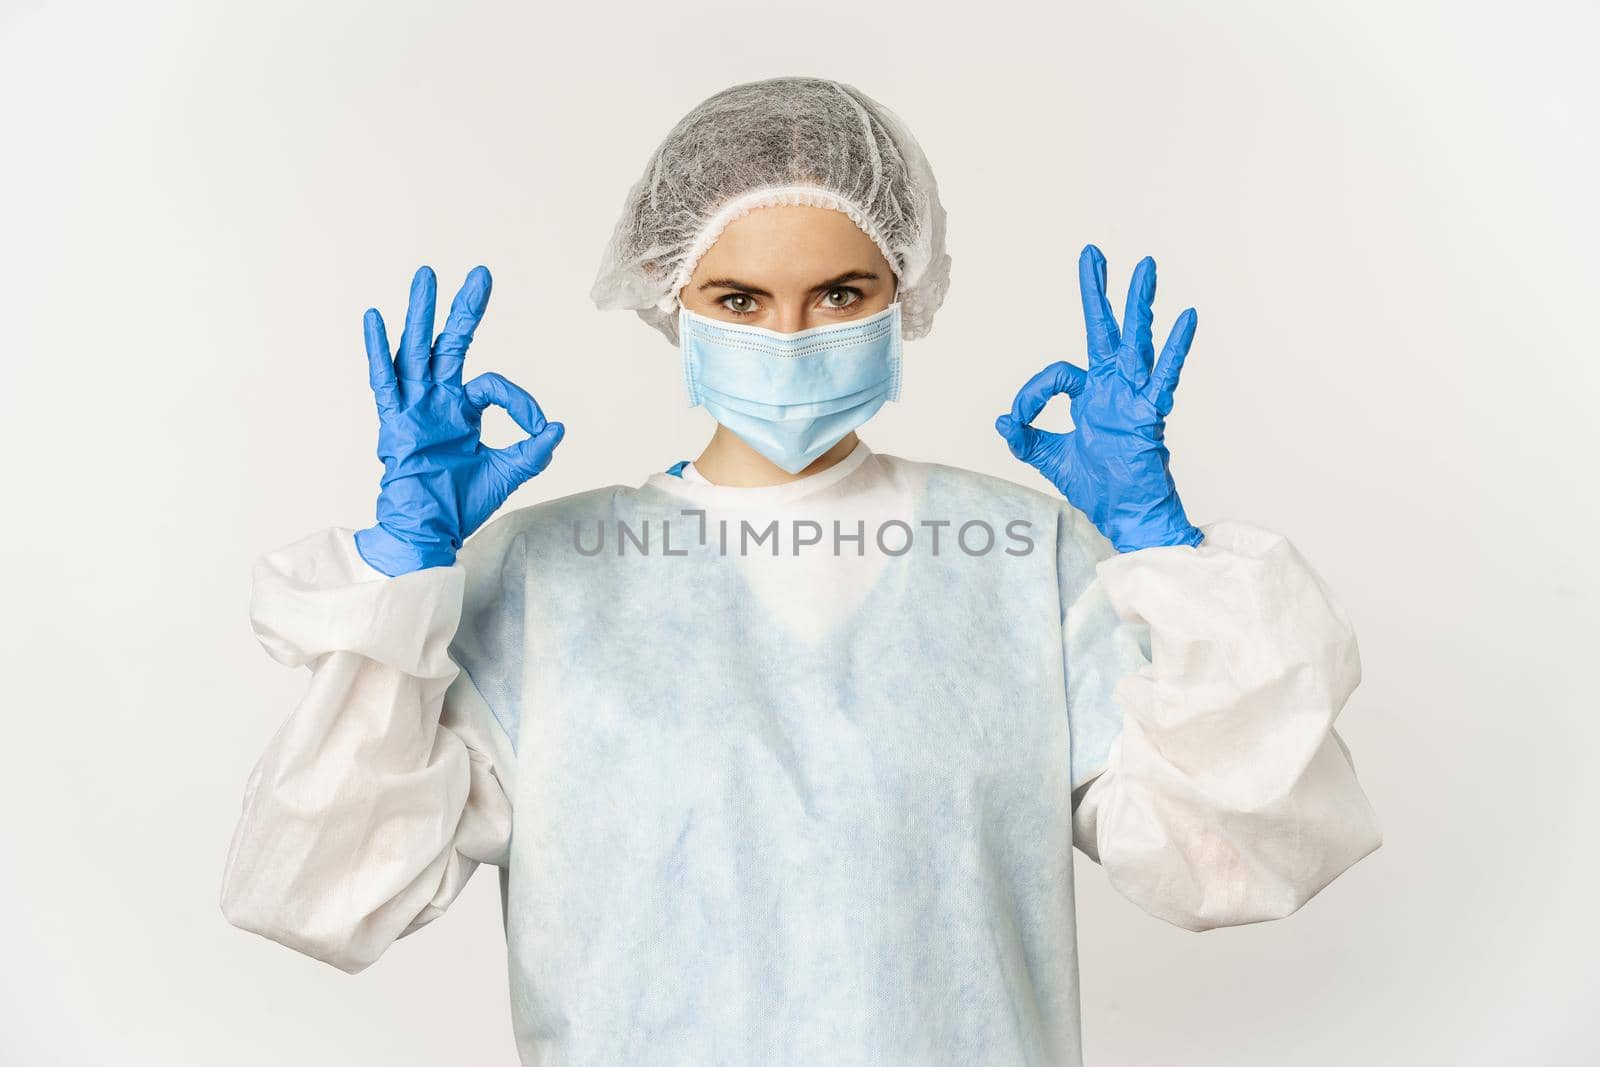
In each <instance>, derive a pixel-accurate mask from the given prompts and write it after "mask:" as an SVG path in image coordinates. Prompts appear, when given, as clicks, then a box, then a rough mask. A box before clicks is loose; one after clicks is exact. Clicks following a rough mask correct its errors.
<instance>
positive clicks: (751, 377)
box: [678, 301, 900, 474]
mask: <svg viewBox="0 0 1600 1067" xmlns="http://www.w3.org/2000/svg"><path fill="white" fill-rule="evenodd" d="M678 348H679V351H681V352H682V353H683V382H684V386H685V387H686V388H687V389H688V391H689V403H690V404H694V405H704V406H705V409H706V410H707V411H708V412H710V413H711V416H712V418H714V419H716V420H717V421H718V422H720V423H721V424H722V425H724V426H726V427H727V428H728V429H730V430H732V431H733V432H734V433H736V434H738V435H739V437H740V438H741V439H742V440H743V441H744V442H745V444H747V445H749V446H750V447H751V448H753V449H755V450H756V451H757V452H760V453H761V454H762V455H763V456H766V457H767V458H768V459H770V460H771V461H772V462H774V463H776V464H777V465H778V466H780V467H782V468H783V469H784V470H786V471H788V472H789V473H790V474H798V473H800V472H801V471H802V470H805V468H806V467H808V466H810V465H811V462H812V461H813V460H815V459H816V458H817V457H818V456H820V455H822V454H823V453H824V452H826V451H827V450H828V449H830V448H832V447H833V446H834V445H836V444H838V443H839V441H841V440H842V439H843V438H844V435H845V434H847V433H849V432H850V431H851V430H854V429H855V428H856V427H858V426H860V425H861V424H862V423H864V422H866V421H867V420H868V419H870V418H872V416H873V415H874V414H876V413H877V411H878V409H879V408H881V407H883V404H884V401H886V400H896V399H898V398H899V396H900V303H899V301H896V302H895V303H893V304H890V305H889V306H888V307H886V308H884V309H883V310H882V311H880V312H878V313H877V314H876V315H870V316H868V317H867V318H864V319H855V320H852V321H850V322H840V323H833V324H830V325H827V326H815V327H813V328H811V329H809V330H801V331H800V332H798V333H779V332H778V331H776V330H766V329H762V328H761V327H759V326H741V325H737V324H735V323H728V322H721V321H718V320H717V319H710V318H706V317H705V316H704V315H697V314H695V313H694V312H692V311H690V310H689V309H688V308H680V309H679V311H678Z"/></svg>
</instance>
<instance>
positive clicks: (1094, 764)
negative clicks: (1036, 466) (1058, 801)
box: [1064, 519, 1382, 931]
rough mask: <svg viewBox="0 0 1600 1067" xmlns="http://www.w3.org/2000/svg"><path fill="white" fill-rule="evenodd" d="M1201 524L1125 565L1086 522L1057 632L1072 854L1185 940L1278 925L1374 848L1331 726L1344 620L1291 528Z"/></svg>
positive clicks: (1350, 656) (1344, 682)
mask: <svg viewBox="0 0 1600 1067" xmlns="http://www.w3.org/2000/svg"><path fill="white" fill-rule="evenodd" d="M1084 527H1087V530H1085V529H1084ZM1202 529H1203V531H1204V533H1205V535H1206V536H1205V540H1204V541H1203V542H1201V544H1199V545H1198V546H1194V547H1189V546H1175V547H1165V548H1148V549H1143V550H1140V551H1137V552H1129V553H1125V554H1122V555H1118V554H1116V553H1115V551H1114V550H1112V549H1111V548H1110V545H1109V544H1108V543H1106V542H1105V541H1104V539H1103V538H1100V537H1098V532H1097V531H1094V530H1093V528H1092V527H1090V526H1089V525H1088V522H1087V520H1086V519H1084V520H1083V521H1082V522H1081V523H1080V524H1078V527H1077V530H1076V536H1075V546H1074V547H1073V548H1072V549H1070V551H1072V552H1076V553H1077V554H1078V561H1077V562H1078V566H1077V568H1076V569H1077V570H1078V571H1079V572H1080V573H1082V574H1084V575H1085V580H1084V581H1081V582H1078V583H1076V585H1077V589H1076V590H1074V592H1075V593H1076V595H1075V596H1072V597H1071V598H1070V599H1069V600H1068V602H1069V603H1070V607H1069V608H1068V609H1067V611H1066V618H1065V620H1064V622H1065V636H1064V640H1065V645H1066V655H1067V674H1068V683H1069V684H1068V689H1069V692H1068V709H1069V715H1071V716H1072V717H1073V724H1072V735H1073V740H1074V745H1073V749H1074V751H1073V769H1074V773H1073V786H1074V798H1075V800H1076V803H1075V806H1074V813H1073V839H1074V842H1075V843H1076V844H1077V846H1078V847H1079V848H1080V849H1082V850H1083V851H1084V852H1085V853H1086V854H1087V855H1088V856H1089V857H1090V858H1091V859H1093V860H1095V861H1096V862H1098V863H1100V864H1101V866H1102V867H1104V869H1105V871H1106V875H1107V877H1108V878H1109V880H1110V882H1111V884H1112V885H1113V886H1114V887H1115V888H1116V889H1117V891H1118V892H1120V893H1121V894H1122V895H1123V896H1125V897H1127V898H1128V899H1129V900H1132V901H1133V902H1134V903H1135V904H1137V905H1139V907H1141V908H1143V909H1144V910H1145V911H1147V912H1149V913H1150V914H1152V915H1155V916H1157V917H1159V918H1162V919H1165V920H1166V921H1168V922H1170V923H1173V924H1175V925H1177V926H1180V927H1183V928H1184V929H1188V930H1195V931H1200V930H1208V929H1212V928H1215V927H1219V926H1239V925H1243V924H1245V923H1253V922H1262V921H1265V920H1268V919H1277V918H1282V917H1283V916H1286V915H1289V914H1291V913H1292V912H1294V911H1296V910H1297V909H1298V908H1299V907H1300V906H1301V905H1303V904H1304V903H1305V902H1306V901H1308V900H1310V899H1311V898H1312V897H1313V896H1315V895H1316V894H1317V893H1318V892H1319V891H1321V890H1322V888H1323V887H1324V886H1326V885H1328V884H1329V883H1330V882H1332V881H1333V880H1334V879H1335V878H1336V877H1338V876H1339V875H1340V874H1341V873H1342V872H1344V871H1345V870H1347V869H1348V868H1349V867H1351V866H1352V865H1353V864H1355V863H1356V862H1357V861H1358V860H1360V859H1361V858H1362V857H1364V856H1366V855H1368V854H1369V853H1371V852H1372V851H1374V850H1375V849H1377V848H1378V847H1379V845H1380V844H1381V843H1382V833H1381V831H1380V829H1379V826H1378V822H1377V817H1376V815H1375V813H1374V812H1373V809H1372V807H1371V805H1370V804H1369V803H1368V801H1367V797H1366V795H1365V794H1364V792H1363V791H1362V788H1361V785H1360V783H1359V782H1358V781H1357V780H1356V774H1355V766H1354V763H1353V762H1352V760H1351V757H1350V751H1349V749H1348V748H1347V747H1346V745H1345V743H1344V741H1343V739H1342V738H1340V736H1339V734H1338V733H1337V731H1335V729H1334V720H1335V719H1336V718H1337V717H1338V715H1339V711H1340V709H1341V708H1343V707H1344V703H1345V701H1346V699H1348V697H1349V696H1350V694H1351V692H1352V691H1353V690H1354V689H1355V687H1356V686H1357V684H1359V682H1360V680H1361V664H1360V657H1359V653H1358V651H1357V647H1356V638H1355V633H1354V631H1353V629H1352V628H1351V625H1350V622H1349V620H1348V619H1347V618H1346V617H1345V615H1344V613H1343V612H1342V611H1341V610H1340V609H1339V607H1338V605H1337V604H1335V602H1334V601H1333V599H1332V597H1331V596H1330V594H1329V592H1328V589H1327V587H1326V586H1325V585H1324V584H1323V582H1322V580H1321V579H1320V577H1319V576H1318V575H1317V574H1316V573H1315V572H1314V571H1313V570H1312V569H1311V567H1310V566H1309V565H1308V564H1307V563H1306V561H1305V559H1304V558H1302V557H1301V555H1300V553H1299V552H1298V551H1296V550H1295V548H1294V546H1293V545H1291V544H1290V543H1289V542H1288V540H1286V539H1285V538H1283V537H1282V536H1280V535H1278V534H1275V533H1272V532H1270V531H1268V530H1264V529H1262V528H1260V527H1256V526H1252V525H1249V524H1246V523H1241V522H1219V523H1215V524H1212V525H1210V526H1205V527H1202ZM1073 569H1074V568H1073V567H1071V566H1067V567H1066V568H1065V570H1067V571H1068V572H1070V571H1072V570H1073ZM1071 584H1073V583H1064V588H1065V587H1067V586H1070V585H1071ZM1080 747H1081V751H1080Z"/></svg>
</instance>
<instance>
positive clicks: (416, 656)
mask: <svg viewBox="0 0 1600 1067" xmlns="http://www.w3.org/2000/svg"><path fill="white" fill-rule="evenodd" d="M469 543H470V542H469ZM470 578H471V576H470V575H469V574H468V572H467V568H466V567H465V566H464V565H463V563H462V562H461V561H459V560H458V561H457V563H456V564H454V565H453V566H450V567H433V568H428V569H426V570H421V571H416V572H413V573H410V574H405V575H401V576H399V577H394V578H390V577H388V576H386V575H384V574H383V573H381V572H380V571H377V570H375V569H373V568H372V567H370V566H369V565H368V564H367V563H366V562H365V561H364V560H363V559H362V558H361V556H360V554H359V553H358V552H357V551H356V548H355V541H354V536H353V534H352V533H351V532H350V531H348V530H343V529H337V528H335V529H329V530H326V531H323V532H321V533H318V534H315V535H313V536H311V537H308V538H305V539H304V540H302V541H299V542H296V543H295V544H292V545H289V546H287V547H285V548H283V549H280V550H278V551H275V552H271V553H268V554H267V555H265V556H263V557H262V558H261V559H260V560H259V561H258V563H257V564H256V569H255V579H254V584H253V590H252V596H251V604H250V617H251V623H252V626H253V628H254V630H255V632H256V635H257V637H258V638H259V639H260V641H261V643H262V645H263V646H264V647H265V648H266V650H267V652H268V654H269V655H271V656H272V658H273V659H275V660H277V661H278V662H279V663H282V664H284V665H285V666H291V667H298V666H306V667H309V668H310V670H311V678H310V680H309V683H308V685H307V688H306V692H305V696H304V697H303V698H302V699H301V701H300V704H299V706H298V707H296V708H295V709H294V711H293V712H292V713H291V714H290V715H289V716H288V718H287V719H286V720H285V721H284V722H283V723H282V725H281V726H280V727H279V729H278V731H277V733H276V734H274V735H273V737H272V740H271V741H270V742H269V743H268V745H267V748H266V751H265V752H264V753H263V754H262V755H261V758H260V759H259V761H258V762H257V763H256V765H255V768H254V770H253V771H252V772H251V774H250V777H249V780H248V782H247V784H246V786H245V795H244V804H243V811H242V813H241V815H240V817H239V822H238V825H237V828H236V829H235V831H234V834H233V840H232V843H231V845H230V846H229V850H228V858H227V864H226V869H225V871H224V874H223V883H222V894H221V903H222V911H223V914H224V915H225V916H226V917H227V919H228V921H229V922H230V923H232V924H233V925H235V926H238V927H240V928H242V929H245V930H249V931H251V932H254V933H257V934H260V935H262V936H264V937H267V938H270V939H272V940H274V941H277V942H280V943H282V944H284V945H287V946H289V947H290V948H293V949H295V950H296V951H299V952H302V953H304V954H306V955H308V956H311V957H314V958H315V959H319V960H322V961H323V962H325V963H328V964H331V965H333V966H334V967H337V968H339V969H340V970H342V971H346V972H349V973H352V974H354V973H356V972H358V971H361V970H363V969H364V968H366V967H367V966H369V965H370V964H372V963H373V962H374V961H375V960H376V959H377V958H378V957H379V956H380V955H382V954H383V952H384V951H385V950H386V949H387V948H388V947H389V945H391V944H392V943H393V942H394V941H396V940H397V939H399V938H400V937H403V936H405V935H406V934H409V933H411V932H412V931H414V930H416V929H418V928H420V927H422V926H423V925H425V924H427V923H428V922H431V921H432V920H433V919H435V918H437V917H438V916H439V915H441V914H442V913H443V912H444V910H445V909H446V908H447V907H448V906H449V905H450V903H451V902H452V901H453V900H454V899H455V898H456V896H457V895H458V894H459V893H460V892H461V890H462V888H463V887H464V885H465V884H466V881H467V879H468V877H469V876H470V875H471V874H472V872H473V870H474V869H475V868H476V867H477V866H478V865H479V864H480V863H489V864H497V865H502V866H503V865H504V864H505V862H506V855H507V849H508V847H509V842H510V838H511V801H510V799H509V798H510V796H511V795H513V794H512V791H511V783H510V782H509V780H508V775H509V774H510V773H511V772H512V769H513V767H514V757H513V756H512V754H511V746H510V742H509V738H508V737H507V735H506V733H505V732H504V730H503V728H502V727H501V726H500V725H499V722H498V720H497V719H496V718H495V716H494V715H493V713H492V712H490V710H489V708H488V706H487V705H486V703H485V701H484V700H483V698H482V696H481V694H479V692H478V691H477V689H476V687H475V685H474V684H473V681H472V679H471V678H470V677H468V676H467V674H466V673H464V672H462V671H461V670H460V668H459V666H458V664H457V661H456V660H454V659H452V656H451V653H450V645H451V641H452V638H453V637H454V636H455V635H456V633H457V630H458V626H459V623H460V621H461V618H462V615H463V595H464V588H465V587H466V586H467V585H468V584H469V582H470ZM469 607H470V605H469Z"/></svg>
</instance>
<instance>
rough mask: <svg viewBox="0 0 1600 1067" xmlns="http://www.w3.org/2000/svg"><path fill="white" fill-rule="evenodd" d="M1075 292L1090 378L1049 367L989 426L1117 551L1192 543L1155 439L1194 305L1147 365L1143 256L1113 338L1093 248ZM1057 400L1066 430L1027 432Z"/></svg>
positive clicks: (1148, 269)
mask: <svg viewBox="0 0 1600 1067" xmlns="http://www.w3.org/2000/svg"><path fill="white" fill-rule="evenodd" d="M1078 288H1079V290H1080V291H1081V293H1082V294H1083V317H1084V321H1085V323H1086V324H1087V326H1088V329H1089V369H1088V371H1087V372H1086V371H1084V370H1083V369H1082V368H1081V367H1075V366H1073V365H1072V364H1070V363H1052V364H1051V365H1050V366H1048V367H1046V368H1045V369H1044V370H1042V371H1040V372H1039V373H1038V374H1035V375H1034V376H1033V377H1032V378H1030V379H1029V380H1028V384H1026V385H1024V386H1023V387H1022V390H1021V391H1020V392H1019V393H1017V399H1016V401H1015V403H1013V404H1012V405H1011V411H1010V413H1008V414H1005V415H1001V416H1000V417H999V418H998V419H996V420H995V424H994V425H995V429H997V430H999V431H1000V436H1002V437H1004V438H1005V439H1006V444H1008V445H1009V446H1011V454H1012V455H1014V456H1016V457H1017V458H1018V459H1020V460H1022V461H1024V462H1026V463H1030V464H1032V465H1033V466H1034V467H1035V468H1036V469H1037V470H1038V471H1039V473H1040V474H1043V475H1044V476H1045V477H1046V478H1048V479H1050V482H1051V483H1052V484H1053V485H1054V486H1055V487H1056V488H1057V489H1059V490H1060V491H1061V493H1062V494H1063V495H1064V496H1065V497H1066V498H1067V500H1069V501H1070V502H1071V503H1072V505H1073V506H1074V507H1076V508H1077V509H1078V510H1079V511H1082V512H1083V513H1084V514H1085V515H1087V516H1089V519H1090V521H1092V522H1093V523H1094V524H1095V526H1096V527H1098V528H1099V530H1100V532H1101V533H1103V534H1105V535H1106V537H1107V538H1108V539H1109V540H1110V541H1111V543H1112V544H1113V545H1115V546H1116V549H1117V551H1118V552H1132V551H1135V550H1136V549H1140V548H1150V547H1153V546H1156V545H1197V544H1199V543H1200V542H1201V540H1203V539H1204V536H1205V535H1204V534H1203V533H1202V532H1201V531H1200V530H1199V529H1198V528H1196V527H1195V526H1194V525H1192V524H1191V523H1190V522H1189V518H1188V516H1187V515H1185V514H1184V511H1183V502H1182V501H1180V500H1179V499H1178V490H1177V487H1176V486H1174V485H1173V483H1172V475H1171V473H1170V472H1169V470H1168V469H1167V463H1168V459H1169V456H1168V453H1167V446H1166V445H1165V444H1164V443H1163V440H1162V438H1163V437H1164V435H1165V430H1166V417H1167V415H1168V414H1169V413H1170V412H1171V411H1172V394H1173V392H1174V391H1176V389H1177V388H1178V374H1179V373H1180V372H1181V371H1182V370H1183V361H1184V359H1185V357H1187V356H1188V354H1189V345H1190V343H1191V342H1192V341H1193V340H1194V328H1195V313H1194V308H1189V309H1188V310H1186V311H1184V313H1183V314H1181V315H1179V316H1178V321H1177V322H1176V323H1175V324H1174V325H1173V327H1172V332H1171V333H1170V334H1168V335H1167V343H1166V345H1165V346H1164V347H1163V348H1162V350H1161V360H1160V362H1158V363H1155V365H1154V367H1153V368H1152V363H1153V362H1154V356H1155V348H1154V345H1153V344H1152V341H1151V336H1150V323H1151V304H1152V303H1153V302H1154V300H1155V295H1156V262H1155V260H1153V259H1151V258H1150V257H1149V256H1146V257H1145V258H1144V259H1142V260H1140V261H1139V265H1138V266H1137V267H1135V268H1134V269H1133V281H1132V283H1131V284H1130V285H1129V286H1128V303H1127V310H1126V312H1125V313H1124V315H1123V321H1122V325H1123V329H1122V331H1121V332H1120V333H1119V332H1118V329H1117V321H1116V319H1114V318H1113V317H1112V315H1111V305H1110V304H1109V303H1107V302H1106V258H1105V256H1103V255H1101V253H1100V250H1099V249H1098V248H1096V247H1095V246H1094V245H1089V246H1087V247H1086V248H1084V250H1083V254H1082V255H1081V256H1079V257H1078ZM1057 393H1066V394H1067V395H1068V396H1069V397H1071V398H1072V425H1073V428H1072V430H1071V432H1069V433H1050V432H1048V431H1045V430H1037V429H1034V428H1033V427H1032V426H1031V425H1029V424H1030V423H1031V422H1033V420H1034V419H1036V418H1038V417H1039V412H1041V411H1043V410H1044V406H1045V404H1046V403H1048V402H1049V400H1050V398H1051V397H1052V396H1055V395H1056V394H1057Z"/></svg>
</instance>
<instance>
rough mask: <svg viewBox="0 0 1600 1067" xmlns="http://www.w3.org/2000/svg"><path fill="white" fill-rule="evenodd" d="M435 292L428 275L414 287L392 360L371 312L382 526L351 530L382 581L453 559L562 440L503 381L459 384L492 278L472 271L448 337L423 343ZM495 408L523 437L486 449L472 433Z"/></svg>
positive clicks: (491, 378)
mask: <svg viewBox="0 0 1600 1067" xmlns="http://www.w3.org/2000/svg"><path fill="white" fill-rule="evenodd" d="M437 284H438V283H437V282H436V281H435V279H434V276H433V270H432V269H431V268H429V267H422V268H421V269H419V270H418V271H417V273H416V276H415V277H414V278H412V279H411V302H410V305H409V306H408V308H407V309H406V328H405V333H403V334H402V335H401V337H400V352H399V355H398V356H396V357H394V358H391V357H390V354H389V337H388V334H387V332H386V331H385V330H384V327H383V317H382V316H381V315H379V314H378V312H377V309H376V308H368V309H367V315H366V321H365V327H366V341H367V370H368V374H369V377H370V379H371V382H372V392H373V395H374V397H375V398H376V399H377V402H378V458H379V459H381V460H383V481H382V489H381V491H380V492H379V494H378V524H377V525H376V526H372V527H368V528H367V529H365V530H361V531H358V532H357V533H356V548H357V550H359V551H360V553H361V556H362V558H363V559H365V560H366V561H367V562H368V563H370V564H372V566H374V567H376V568H377V569H378V570H380V571H382V572H383V573H385V574H388V575H396V574H405V573H407V572H408V571H415V570H421V569H422V568H424V567H448V566H449V565H450V564H451V563H453V562H455V558H456V550H457V549H458V548H460V547H461V542H462V541H464V540H466V538H467V536H468V535H469V534H471V533H472V532H473V531H474V530H476V529H477V528H478V527H479V526H482V525H483V524H484V522H486V521H487V520H488V518H489V516H490V515H492V514H494V511H495V509H496V508H498V507H499V506H500V505H501V504H503V503H505V500H506V498H507V497H508V496H510V495H511V493H512V491H513V490H515V489H516V488H517V487H518V486H519V485H521V484H522V483H523V482H525V481H527V480H528V479H529V478H532V477H533V476H534V475H535V474H538V473H539V472H540V471H542V470H544V469H545V467H547V466H549V464H550V456H551V454H552V453H553V452H554V451H555V447H556V445H557V444H559V443H560V441H561V437H562V435H563V434H564V433H565V429H564V428H563V427H562V425H561V424H560V423H559V422H546V421H545V417H544V412H542V411H540V410H539V405H538V404H537V403H536V402H535V401H534V399H533V397H532V396H529V395H528V393H527V392H526V391H525V390H523V389H522V388H520V387H519V386H516V385H513V384H512V383H511V382H509V381H507V380H506V379H505V378H503V377H501V376H500V375H498V374H480V375H479V376H478V377H476V378H474V379H472V381H470V382H467V383H466V385H464V386H463V385H462V384H461V367H462V364H463V362H464V361H465V357H466V353H467V346H468V345H469V344H471V343H472V334H473V331H474V330H476V329H477V328H478V323H479V321H481V320H482V318H483V310H484V308H485V307H486V306H487V305H488V303H489V289H490V286H491V284H492V282H491V279H490V277H489V271H488V270H487V269H486V268H484V267H475V268H473V270H472V273H470V274H468V275H467V280H466V283H465V284H463V285H462V286H461V291H460V292H458V293H457V294H456V298H455V300H454V302H452V303H451V305H450V317H449V318H448V319H446V320H445V324H444V332H443V333H441V334H439V337H438V339H437V340H435V341H431V342H430V340H429V339H430V338H431V337H432V336H433V318H434V301H435V293H436V289H437ZM491 404H492V405H494V406H496V407H501V408H504V409H505V410H506V412H507V413H508V414H510V416H511V418H512V420H513V421H515V422H516V424H517V425H518V426H520V427H522V429H523V430H525V431H527V433H528V437H527V439H526V440H523V441H518V442H517V443H516V444H514V445H509V446H507V447H506V448H488V447H486V446H485V445H484V444H483V442H482V440H480V436H479V431H480V429H481V427H482V423H483V413H484V411H485V409H487V408H488V407H489V406H490V405H491Z"/></svg>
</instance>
